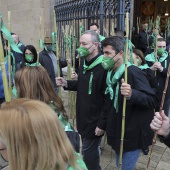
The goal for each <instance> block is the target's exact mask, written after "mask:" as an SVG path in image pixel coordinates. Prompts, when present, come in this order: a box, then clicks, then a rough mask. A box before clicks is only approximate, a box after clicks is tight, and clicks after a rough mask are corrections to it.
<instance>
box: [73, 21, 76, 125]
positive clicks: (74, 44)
mask: <svg viewBox="0 0 170 170" xmlns="http://www.w3.org/2000/svg"><path fill="white" fill-rule="evenodd" d="M72 25H73V27H72V28H73V30H72V60H73V72H75V50H76V34H75V20H73V24H72ZM75 103H76V92H72V120H73V127H74V125H75V112H76V105H75Z"/></svg>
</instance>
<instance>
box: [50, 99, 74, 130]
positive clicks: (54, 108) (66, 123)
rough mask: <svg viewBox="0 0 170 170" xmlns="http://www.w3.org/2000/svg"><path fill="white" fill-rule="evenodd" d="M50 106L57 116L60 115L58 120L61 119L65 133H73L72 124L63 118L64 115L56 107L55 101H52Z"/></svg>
mask: <svg viewBox="0 0 170 170" xmlns="http://www.w3.org/2000/svg"><path fill="white" fill-rule="evenodd" d="M49 105H50V107H51V108H52V109H53V110H54V111H55V112H56V113H57V115H59V117H58V118H59V120H60V122H61V124H62V127H63V129H64V131H73V130H72V128H71V125H70V122H69V121H68V120H67V119H65V118H64V117H63V116H62V114H60V113H59V110H58V108H57V107H56V106H55V105H54V101H52V100H51V101H50V103H49Z"/></svg>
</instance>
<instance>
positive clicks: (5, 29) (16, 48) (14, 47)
mask: <svg viewBox="0 0 170 170" xmlns="http://www.w3.org/2000/svg"><path fill="white" fill-rule="evenodd" d="M0 19H1V26H0V30H1V31H2V32H3V33H4V34H5V35H6V38H7V39H8V41H9V43H10V46H11V48H12V49H13V51H15V52H18V53H21V54H22V51H21V50H20V49H19V48H18V46H17V45H16V44H15V42H14V40H13V38H12V36H11V34H10V32H9V31H8V29H7V28H6V27H5V24H4V22H3V20H2V15H1V14H0Z"/></svg>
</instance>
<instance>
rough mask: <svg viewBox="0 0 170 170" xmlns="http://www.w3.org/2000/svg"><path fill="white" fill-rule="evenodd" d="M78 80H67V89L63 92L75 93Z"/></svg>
mask: <svg viewBox="0 0 170 170" xmlns="http://www.w3.org/2000/svg"><path fill="white" fill-rule="evenodd" d="M77 85H78V80H67V88H66V87H64V90H69V91H77Z"/></svg>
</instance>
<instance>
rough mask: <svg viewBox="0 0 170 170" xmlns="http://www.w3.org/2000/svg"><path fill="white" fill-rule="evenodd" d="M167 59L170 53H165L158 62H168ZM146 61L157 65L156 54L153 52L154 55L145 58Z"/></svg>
mask: <svg viewBox="0 0 170 170" xmlns="http://www.w3.org/2000/svg"><path fill="white" fill-rule="evenodd" d="M167 57H168V52H167V51H165V52H164V53H163V55H162V56H161V57H159V58H158V61H159V62H160V63H161V62H163V61H164V60H166V59H167ZM145 60H146V61H149V62H152V63H155V62H156V58H155V52H153V53H151V54H148V55H147V56H146V57H145Z"/></svg>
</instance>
